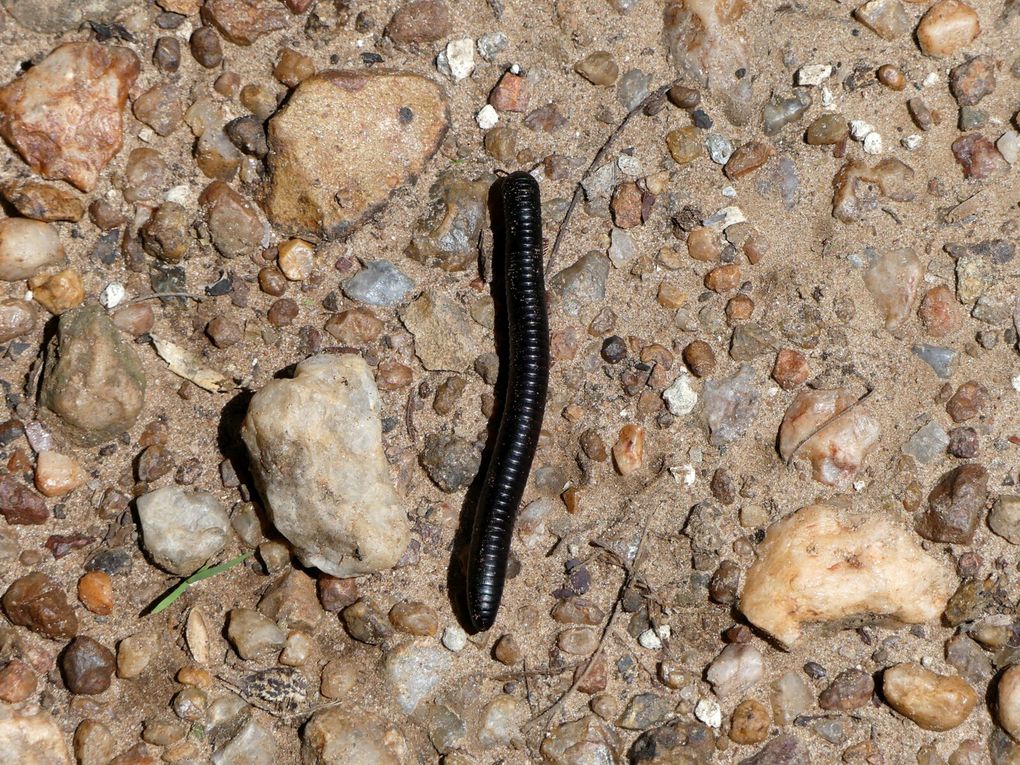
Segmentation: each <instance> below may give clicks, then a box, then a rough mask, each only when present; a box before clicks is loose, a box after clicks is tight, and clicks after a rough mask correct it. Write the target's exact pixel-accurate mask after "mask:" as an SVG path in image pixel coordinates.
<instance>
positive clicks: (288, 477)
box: [241, 354, 410, 577]
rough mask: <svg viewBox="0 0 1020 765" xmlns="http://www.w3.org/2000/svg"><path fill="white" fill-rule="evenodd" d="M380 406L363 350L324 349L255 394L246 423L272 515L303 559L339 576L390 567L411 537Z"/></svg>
mask: <svg viewBox="0 0 1020 765" xmlns="http://www.w3.org/2000/svg"><path fill="white" fill-rule="evenodd" d="M380 406H381V404H380V401H379V391H378V389H377V388H376V386H375V380H374V379H373V377H372V372H371V370H370V369H369V367H368V364H366V363H365V361H364V360H363V359H362V358H361V357H360V356H358V355H355V354H342V355H339V356H334V355H328V354H320V355H318V356H313V357H311V358H309V359H306V360H305V361H303V362H301V363H300V364H298V366H297V369H296V370H295V372H294V378H293V379H291V380H273V381H272V382H270V383H269V384H268V385H266V387H265V388H263V389H262V390H261V391H259V392H258V393H256V394H255V396H254V397H253V398H252V400H251V404H250V405H249V407H248V414H247V416H246V417H245V420H244V425H243V426H242V429H241V435H242V437H243V438H244V443H245V445H246V446H247V447H248V453H249V455H250V456H251V468H252V474H253V475H254V477H255V482H256V484H257V486H258V488H259V491H260V493H261V495H262V499H263V500H264V501H265V504H266V508H267V510H268V511H269V515H270V517H271V519H272V521H273V524H274V525H275V526H276V528H277V529H278V530H279V531H280V533H281V534H283V535H284V536H285V537H286V538H287V539H288V540H289V541H290V543H291V545H292V546H293V548H294V551H295V553H297V555H298V557H299V558H300V559H301V562H302V563H304V564H305V565H306V566H315V567H316V568H318V569H320V570H322V571H324V572H326V573H327V574H332V575H333V576H337V577H349V576H353V575H357V574H368V573H372V572H374V571H380V570H383V569H387V568H391V567H392V566H393V565H394V564H395V563H396V562H397V561H398V560H399V559H400V556H401V555H402V554H403V552H404V549H405V548H406V547H407V544H408V542H409V541H410V529H409V524H408V521H407V516H406V515H405V513H404V511H403V509H402V508H401V507H400V503H399V501H398V499H397V494H396V491H395V490H394V488H393V481H392V479H391V478H390V474H389V465H388V464H387V462H386V456H385V455H384V454H383V448H382V424H381V422H380V419H379V411H380Z"/></svg>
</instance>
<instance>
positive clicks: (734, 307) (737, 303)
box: [726, 295, 754, 324]
mask: <svg viewBox="0 0 1020 765" xmlns="http://www.w3.org/2000/svg"><path fill="white" fill-rule="evenodd" d="M753 313H754V301H753V300H751V298H749V297H748V296H747V295H734V296H733V297H731V298H730V299H729V302H727V303H726V319H727V320H728V321H729V322H730V324H734V323H736V322H741V321H747V320H748V319H750V318H751V316H752V314H753Z"/></svg>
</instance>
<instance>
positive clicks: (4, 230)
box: [0, 218, 67, 282]
mask: <svg viewBox="0 0 1020 765" xmlns="http://www.w3.org/2000/svg"><path fill="white" fill-rule="evenodd" d="M66 259H67V255H66V254H65V253H64V247H63V245H61V244H60V236H59V235H58V234H57V230H56V229H55V228H54V227H53V226H51V225H49V224H48V223H43V222H41V221H37V220H27V219H25V218H5V219H4V220H0V280H3V281H5V282H17V281H21V280H22V279H28V278H30V277H32V276H34V275H35V274H37V273H39V272H40V271H41V270H43V269H44V268H49V267H50V266H56V265H60V264H61V263H63V262H64V261H65V260H66Z"/></svg>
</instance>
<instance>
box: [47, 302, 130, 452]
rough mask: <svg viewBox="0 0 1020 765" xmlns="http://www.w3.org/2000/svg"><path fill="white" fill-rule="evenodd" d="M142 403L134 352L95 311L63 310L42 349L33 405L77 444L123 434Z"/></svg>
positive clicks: (101, 313) (100, 312) (94, 307)
mask: <svg viewBox="0 0 1020 765" xmlns="http://www.w3.org/2000/svg"><path fill="white" fill-rule="evenodd" d="M144 400H145V375H144V372H143V371H142V367H141V364H140V362H139V360H138V356H137V355H136V353H135V351H134V350H133V349H132V348H131V347H130V346H129V345H127V344H126V343H125V342H124V341H123V340H122V338H121V334H120V332H119V331H118V330H117V328H116V327H115V326H114V325H113V322H111V321H110V319H109V318H108V317H107V315H106V313H105V311H103V309H102V308H101V307H100V306H97V305H92V306H86V307H84V308H79V309H76V310H73V311H68V312H67V313H65V314H63V315H62V316H61V317H60V323H59V327H58V330H57V336H56V337H55V338H54V339H53V340H52V341H51V343H50V345H49V347H48V349H47V358H46V366H45V369H44V371H43V380H42V386H41V389H40V393H39V401H40V403H41V404H42V405H43V407H45V408H46V409H47V410H48V411H49V412H51V413H53V414H54V415H56V417H57V420H58V422H59V424H60V425H61V426H63V428H64V430H65V431H66V432H67V433H68V435H70V436H71V437H72V438H73V439H74V440H76V441H79V442H82V443H99V442H103V441H107V440H109V439H111V438H113V437H115V436H116V435H117V434H119V433H121V432H123V431H125V430H127V429H129V428H130V427H131V426H132V425H133V424H134V422H135V419H136V418H137V417H138V414H139V412H140V411H141V409H142V405H143V403H144Z"/></svg>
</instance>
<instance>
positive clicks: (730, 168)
mask: <svg viewBox="0 0 1020 765" xmlns="http://www.w3.org/2000/svg"><path fill="white" fill-rule="evenodd" d="M774 153H775V152H774V151H773V149H772V147H771V146H770V145H769V144H767V143H763V142H762V141H751V142H750V143H745V144H744V145H743V146H740V147H738V148H737V149H736V150H735V151H734V152H733V154H731V155H730V158H729V160H727V162H726V166H725V167H724V168H723V172H724V173H725V174H726V177H727V178H729V179H730V180H731V181H734V180H737V179H739V178H743V177H744V176H745V175H750V174H751V173H753V172H754V171H755V170H757V169H758V168H760V167H761V166H762V165H764V164H765V163H766V162H768V160H769V158H770V157H771V156H772V155H773V154H774Z"/></svg>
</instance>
